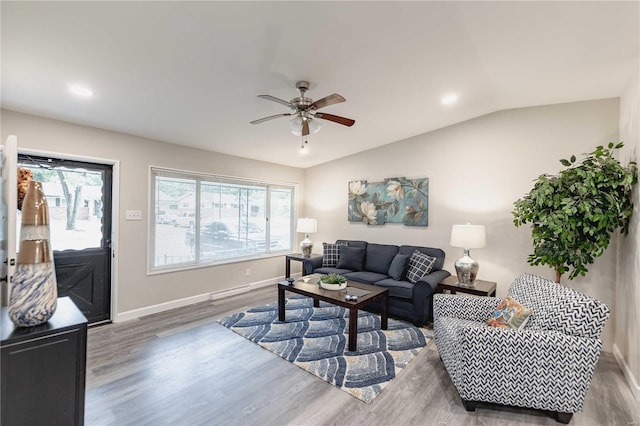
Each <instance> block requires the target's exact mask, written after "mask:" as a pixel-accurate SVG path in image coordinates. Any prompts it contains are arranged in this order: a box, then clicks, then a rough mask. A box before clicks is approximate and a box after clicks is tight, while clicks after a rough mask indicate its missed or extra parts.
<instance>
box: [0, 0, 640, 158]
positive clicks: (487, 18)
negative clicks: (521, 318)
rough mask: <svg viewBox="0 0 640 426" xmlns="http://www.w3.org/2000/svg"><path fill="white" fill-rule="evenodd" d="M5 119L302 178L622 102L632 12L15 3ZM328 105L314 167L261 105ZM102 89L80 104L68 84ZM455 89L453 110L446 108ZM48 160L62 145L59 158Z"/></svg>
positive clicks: (411, 5)
mask: <svg viewBox="0 0 640 426" xmlns="http://www.w3.org/2000/svg"><path fill="white" fill-rule="evenodd" d="M0 8H1V14H2V16H1V24H2V26H1V36H2V40H1V43H2V44H1V49H2V51H1V53H2V91H1V101H2V107H3V108H7V109H11V110H15V111H21V112H27V113H32V114H37V115H42V116H45V117H52V118H56V119H60V120H65V121H70V122H74V123H80V124H84V125H89V126H94V127H98V128H104V129H110V130H116V131H119V132H124V133H128V134H133V135H138V136H143V137H148V138H152V139H157V140H161V141H166V142H171V143H175V144H180V145H186V146H193V147H198V148H203V149H207V150H211V151H218V152H223V153H227V154H232V155H238V156H241V157H247V158H253V159H258V160H264V161H269V162H274V163H280V164H286V165H291V166H296V167H308V166H312V165H315V164H320V163H323V162H326V161H330V160H333V159H336V158H339V157H343V156H347V155H350V154H353V153H356V152H359V151H363V150H366V149H370V148H373V147H376V146H380V145H384V144H388V143H391V142H395V141H397V140H401V139H404V138H407V137H411V136H414V135H417V134H420V133H424V132H428V131H430V130H434V129H437V128H440V127H443V126H447V125H451V124H454V123H457V122H460V121H463V120H466V119H469V118H472V117H476V116H479V115H483V114H487V113H490V112H494V111H498V110H502V109H507V108H517V107H526V106H531V105H544V104H553V103H560V102H571V101H580V100H587V99H598V98H608V97H617V96H619V95H620V94H621V93H622V91H623V89H624V87H625V85H626V84H627V83H628V82H629V81H630V80H631V78H632V76H633V73H634V72H638V61H639V55H638V52H639V38H640V36H639V35H640V31H639V30H640V27H639V17H640V11H639V3H638V2H581V1H577V2H454V1H447V2H268V1H261V2H6V1H3V2H2V3H1V4H0ZM297 80H308V81H309V82H311V89H310V90H309V91H308V92H307V96H309V97H311V98H314V99H319V98H321V97H324V96H326V95H329V94H331V93H339V94H341V95H343V96H344V97H345V98H346V99H347V102H345V103H342V104H338V105H333V106H329V107H327V108H325V109H323V110H322V111H323V112H327V113H331V114H337V115H342V116H346V117H350V118H353V119H355V120H356V124H355V125H354V126H353V127H351V128H348V127H344V126H341V125H338V124H335V123H331V122H326V121H324V122H323V126H322V129H321V130H320V131H319V132H318V133H317V134H312V135H310V136H309V138H308V140H309V148H310V154H309V155H307V156H300V155H299V153H298V147H299V146H300V144H301V138H300V137H296V136H294V135H292V134H291V133H290V131H289V123H288V121H287V119H286V118H279V119H276V120H272V121H269V122H265V123H262V124H260V125H251V124H249V122H250V121H251V120H255V119H257V118H261V117H264V116H268V115H273V114H278V113H281V112H288V110H287V109H286V107H284V106H282V105H279V104H276V103H273V102H268V101H265V100H263V99H259V98H257V97H256V95H258V94H269V95H273V96H276V97H279V98H283V99H285V100H289V99H291V98H293V97H294V96H297V91H296V90H295V82H296V81H297ZM73 82H81V83H85V84H87V85H89V86H91V88H92V89H93V91H94V93H95V94H94V96H93V97H92V98H90V99H79V98H76V97H73V96H71V95H70V94H69V93H68V91H67V84H69V83H73ZM451 92H455V93H457V94H458V95H459V101H458V103H457V104H455V105H452V106H443V105H442V104H441V103H440V99H441V98H442V96H444V95H446V94H448V93H451ZM52 148H53V147H52Z"/></svg>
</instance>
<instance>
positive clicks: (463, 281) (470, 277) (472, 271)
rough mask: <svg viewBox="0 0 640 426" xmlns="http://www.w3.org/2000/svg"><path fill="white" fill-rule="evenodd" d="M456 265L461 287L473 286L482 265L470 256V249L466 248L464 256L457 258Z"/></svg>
mask: <svg viewBox="0 0 640 426" xmlns="http://www.w3.org/2000/svg"><path fill="white" fill-rule="evenodd" d="M455 267H456V274H457V275H458V285H460V286H461V287H473V286H474V285H475V281H476V276H477V275H478V269H480V265H478V262H476V261H475V260H474V259H472V258H471V256H469V250H465V251H464V254H463V255H462V257H461V258H460V259H458V260H456V263H455Z"/></svg>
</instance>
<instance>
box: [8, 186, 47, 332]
mask: <svg viewBox="0 0 640 426" xmlns="http://www.w3.org/2000/svg"><path fill="white" fill-rule="evenodd" d="M19 250H20V251H19V253H18V259H17V265H16V270H15V273H14V276H13V282H12V283H11V295H10V298H9V318H11V321H13V322H14V323H15V324H16V325H17V326H18V327H33V326H36V325H39V324H42V323H45V322H47V321H49V319H50V318H51V316H52V315H53V313H54V312H55V310H56V305H57V299H58V286H57V282H56V271H55V266H54V263H53V251H52V249H51V244H50V242H49V208H48V206H47V199H46V197H45V195H44V192H43V190H42V183H41V182H37V181H31V182H29V189H28V190H27V194H26V196H25V198H24V201H23V203H22V228H21V230H20V249H19Z"/></svg>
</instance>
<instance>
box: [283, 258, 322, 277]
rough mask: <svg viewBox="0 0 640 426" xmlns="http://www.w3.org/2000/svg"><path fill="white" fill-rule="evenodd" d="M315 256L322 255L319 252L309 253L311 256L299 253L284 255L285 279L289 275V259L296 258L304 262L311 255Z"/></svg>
mask: <svg viewBox="0 0 640 426" xmlns="http://www.w3.org/2000/svg"><path fill="white" fill-rule="evenodd" d="M317 256H322V255H321V254H314V253H311V256H309V257H304V256H303V255H302V254H301V253H295V254H287V255H286V256H285V263H284V278H285V279H287V278H289V277H290V276H291V261H292V260H297V261H298V262H304V261H305V260H309V259H311V258H313V257H317Z"/></svg>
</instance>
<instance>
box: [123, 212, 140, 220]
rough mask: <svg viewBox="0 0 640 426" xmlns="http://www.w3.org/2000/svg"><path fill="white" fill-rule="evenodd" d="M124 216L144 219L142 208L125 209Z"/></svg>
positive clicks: (128, 218)
mask: <svg viewBox="0 0 640 426" xmlns="http://www.w3.org/2000/svg"><path fill="white" fill-rule="evenodd" d="M124 218H125V219H126V220H142V210H125V212H124Z"/></svg>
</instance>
